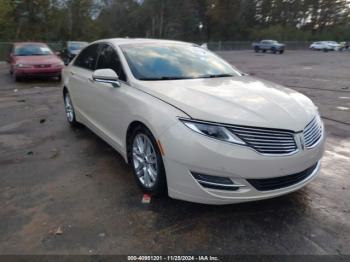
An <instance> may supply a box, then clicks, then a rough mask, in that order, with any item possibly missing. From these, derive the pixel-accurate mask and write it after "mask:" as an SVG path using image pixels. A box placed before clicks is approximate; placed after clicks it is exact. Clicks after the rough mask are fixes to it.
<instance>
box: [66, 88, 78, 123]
mask: <svg viewBox="0 0 350 262" xmlns="http://www.w3.org/2000/svg"><path fill="white" fill-rule="evenodd" d="M63 99H64V108H65V110H66V116H67V120H68V123H69V124H70V125H71V126H72V127H78V126H80V124H79V122H77V120H76V118H75V111H74V107H73V103H72V99H71V97H70V95H69V92H68V91H65V92H64V95H63Z"/></svg>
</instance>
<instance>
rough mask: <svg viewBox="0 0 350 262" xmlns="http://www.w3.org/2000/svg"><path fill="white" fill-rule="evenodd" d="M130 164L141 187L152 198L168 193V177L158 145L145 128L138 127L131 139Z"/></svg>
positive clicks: (129, 147)
mask: <svg viewBox="0 0 350 262" xmlns="http://www.w3.org/2000/svg"><path fill="white" fill-rule="evenodd" d="M129 141H130V142H129V145H128V152H129V154H128V155H129V163H130V164H131V166H132V170H133V174H134V176H135V179H136V181H137V184H138V185H139V187H140V188H141V189H142V190H143V192H145V193H148V194H150V195H152V196H157V195H161V194H164V193H165V192H166V189H167V186H166V176H165V168H164V164H163V158H162V156H161V153H160V150H159V148H158V144H157V142H156V140H155V138H154V136H153V135H152V133H151V132H150V131H149V130H148V129H147V128H146V127H144V126H142V125H139V126H137V127H136V128H135V129H134V130H133V131H132V134H131V137H130V139H129Z"/></svg>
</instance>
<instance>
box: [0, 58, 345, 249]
mask: <svg viewBox="0 0 350 262" xmlns="http://www.w3.org/2000/svg"><path fill="white" fill-rule="evenodd" d="M219 55H221V56H223V57H224V58H226V59H227V60H228V61H229V62H231V63H232V64H234V65H235V66H237V68H239V69H240V70H242V71H243V72H246V73H249V74H252V75H255V76H257V77H261V78H264V79H268V80H272V81H275V82H277V83H280V84H284V85H286V86H289V87H292V88H294V89H296V90H298V91H300V92H302V93H303V94H305V95H307V96H309V97H310V98H311V99H312V100H313V101H314V102H315V103H316V104H317V106H318V107H319V109H320V112H321V114H322V116H323V119H324V122H325V125H326V129H327V145H326V152H325V156H324V158H323V160H322V170H321V172H320V174H319V176H318V178H316V179H315V180H314V181H313V182H312V183H310V184H309V185H308V186H306V187H305V188H303V189H302V190H300V191H298V192H295V193H292V194H289V195H286V196H283V197H279V198H276V199H271V200H266V201H261V202H252V203H244V204H238V205H227V206H207V205H199V204H193V203H187V202H183V201H177V200H173V199H170V198H168V197H161V198H156V199H152V201H151V203H150V204H142V203H141V198H142V193H141V191H140V190H139V188H138V187H137V186H136V183H135V181H134V178H133V176H132V173H131V169H130V168H129V167H128V166H127V165H126V164H125V162H124V161H123V159H122V157H121V156H120V155H119V154H118V153H116V152H115V151H114V150H112V148H111V147H110V146H108V145H107V144H106V143H105V142H103V141H102V140H101V139H100V138H98V137H97V136H96V135H94V134H93V133H92V132H90V131H89V130H88V129H87V128H83V129H76V130H73V129H71V128H70V127H69V126H68V124H67V123H66V119H65V114H64V109H63V103H62V95H61V88H60V83H58V82H57V81H55V80H50V81H47V80H28V81H26V82H21V83H14V81H13V80H12V79H11V77H10V75H9V74H8V71H7V66H6V65H5V64H1V65H0V254H169V253H171V254H183V253H191V254H216V255H220V254H350V73H349V72H350V52H347V53H335V52H329V53H322V52H312V51H287V52H286V53H285V54H283V55H273V54H268V53H266V54H262V53H259V54H255V53H254V52H252V51H232V52H221V53H219Z"/></svg>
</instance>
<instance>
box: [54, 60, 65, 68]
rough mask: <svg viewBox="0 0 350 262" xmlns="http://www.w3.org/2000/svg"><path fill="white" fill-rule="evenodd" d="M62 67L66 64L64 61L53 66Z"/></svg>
mask: <svg viewBox="0 0 350 262" xmlns="http://www.w3.org/2000/svg"><path fill="white" fill-rule="evenodd" d="M62 66H64V63H63V62H62V61H61V62H59V63H56V64H53V65H52V67H62Z"/></svg>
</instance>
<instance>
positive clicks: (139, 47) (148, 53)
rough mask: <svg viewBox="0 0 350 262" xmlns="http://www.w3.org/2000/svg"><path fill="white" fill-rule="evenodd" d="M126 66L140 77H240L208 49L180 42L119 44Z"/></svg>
mask: <svg viewBox="0 0 350 262" xmlns="http://www.w3.org/2000/svg"><path fill="white" fill-rule="evenodd" d="M121 48H122V50H123V53H124V55H125V57H126V60H127V62H128V64H129V67H130V69H131V71H132V73H133V75H134V77H135V78H137V79H139V80H176V79H193V78H215V77H231V76H240V75H241V74H240V73H239V72H238V71H237V70H235V69H233V67H232V66H230V64H228V63H227V62H225V61H224V60H222V59H221V58H219V57H218V56H216V55H214V54H213V53H211V52H210V51H208V50H206V49H204V48H202V47H199V46H196V45H183V44H160V45H159V44H157V45H155V44H132V45H122V46H121Z"/></svg>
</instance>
